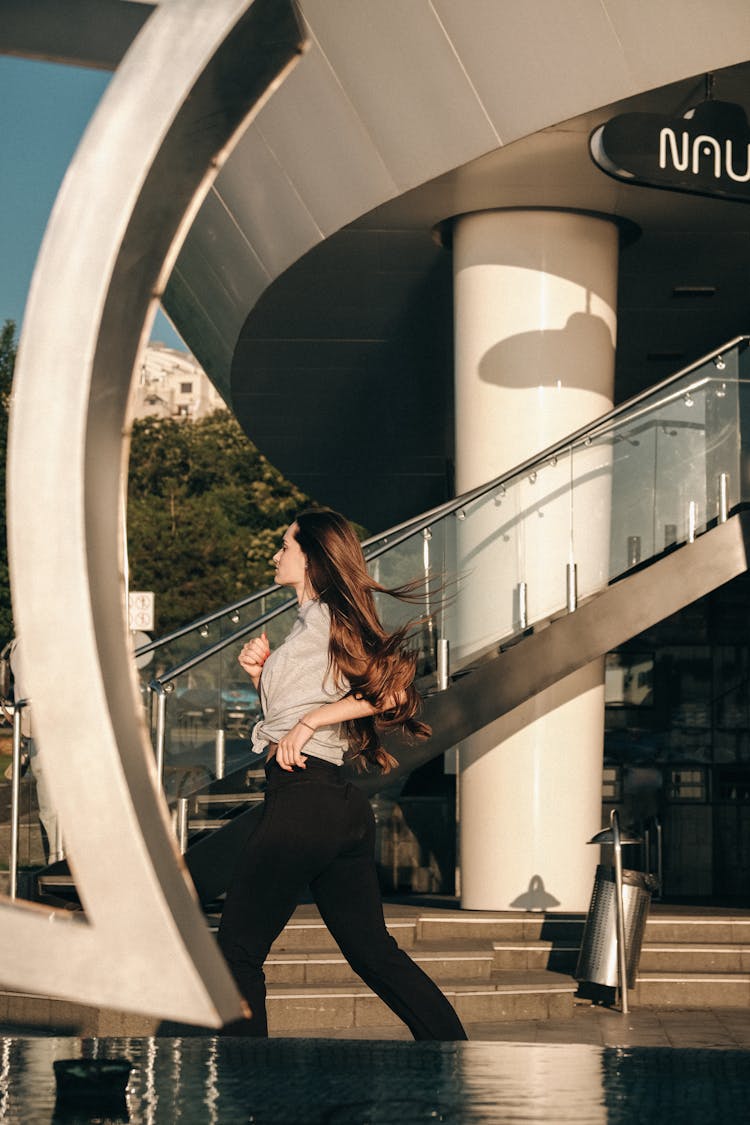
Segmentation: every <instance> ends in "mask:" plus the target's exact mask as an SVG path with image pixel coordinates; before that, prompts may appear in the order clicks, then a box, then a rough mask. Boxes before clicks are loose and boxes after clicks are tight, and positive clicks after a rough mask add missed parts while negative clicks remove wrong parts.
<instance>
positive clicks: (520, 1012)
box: [267, 973, 576, 1035]
mask: <svg viewBox="0 0 750 1125" xmlns="http://www.w3.org/2000/svg"><path fill="white" fill-rule="evenodd" d="M441 988H442V990H443V992H444V993H445V995H446V996H447V998H448V999H449V1000H450V1002H451V1003H452V1004H453V1006H454V1007H455V1009H456V1011H457V1012H458V1015H459V1017H460V1019H461V1020H462V1021H464V1022H465V1023H492V1022H496V1021H501V1020H517V1019H518V1020H520V1019H524V1020H528V1019H564V1018H568V1017H570V1016H572V1014H573V997H574V994H575V991H576V983H575V981H571V980H570V978H569V977H556V976H555V975H554V974H551V973H543V974H538V977H537V978H536V979H535V978H534V976H533V975H530V974H528V973H521V974H508V975H507V976H506V977H505V978H504V979H503V980H499V981H496V982H482V983H476V984H474V983H471V982H467V981H452V980H445V981H441ZM267 1008H268V1022H269V1030H270V1033H271V1034H272V1035H273V1034H274V1033H279V1032H284V1031H292V1030H294V1031H298V1032H299V1033H300V1034H304V1032H305V1031H306V1030H310V1029H313V1028H316V1029H321V1028H329V1029H342V1028H362V1027H378V1028H382V1027H397V1026H400V1025H401V1021H400V1020H399V1019H397V1017H396V1016H394V1015H393V1013H392V1012H391V1011H390V1009H389V1008H388V1007H387V1006H386V1005H385V1004H383V1002H382V1001H381V1000H379V999H378V997H377V996H375V995H374V993H372V992H371V991H370V990H369V989H368V988H366V987H365V985H363V984H360V985H329V986H327V987H326V988H304V989H303V988H300V987H295V986H294V985H283V986H281V985H275V986H271V987H269V989H268V997H267Z"/></svg>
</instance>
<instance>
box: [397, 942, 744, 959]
mask: <svg viewBox="0 0 750 1125" xmlns="http://www.w3.org/2000/svg"><path fill="white" fill-rule="evenodd" d="M580 945H581V943H580V942H566V941H554V940H549V939H537V940H534V941H532V940H529V941H493V942H492V948H493V950H495V951H496V952H498V953H502V952H508V953H509V952H518V951H519V950H523V951H528V952H545V953H546V952H548V951H553V952H555V953H573V952H575V951H576V950H578V949H580ZM418 950H419V945H416V946H414V947H413V949H412V952H416V951H418ZM644 953H691V954H692V953H726V954H732V955H734V954H737V953H750V942H739V941H724V942H717V943H716V944H715V945H709V944H707V943H706V944H704V943H700V942H693V941H681V942H680V941H675V942H659V941H644V942H643V945H642V947H641V954H644Z"/></svg>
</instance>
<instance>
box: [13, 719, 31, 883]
mask: <svg viewBox="0 0 750 1125" xmlns="http://www.w3.org/2000/svg"><path fill="white" fill-rule="evenodd" d="M28 704H29V700H28V699H19V700H18V701H17V702H16V703H15V704H14V706H13V758H12V765H11V769H12V771H13V776H12V779H11V797H10V810H11V812H10V864H9V872H8V875H9V882H10V886H9V894H10V898H11V900H13V901H15V899H16V897H17V895H18V843H19V840H18V836H19V827H20V824H21V715H22V712H23V709H24V707H27V706H28Z"/></svg>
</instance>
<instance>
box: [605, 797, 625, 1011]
mask: <svg viewBox="0 0 750 1125" xmlns="http://www.w3.org/2000/svg"><path fill="white" fill-rule="evenodd" d="M609 822H610V824H611V826H612V843H613V844H614V849H615V910H616V914H617V976H618V978H619V983H620V1007H621V1008H622V1012H623V1015H627V1014H628V957H627V948H626V945H625V906H624V903H623V898H622V842H621V840H620V818H619V816H618V815H617V809H612V812H611V813H610V816H609Z"/></svg>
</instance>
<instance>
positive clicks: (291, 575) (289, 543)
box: [273, 523, 307, 592]
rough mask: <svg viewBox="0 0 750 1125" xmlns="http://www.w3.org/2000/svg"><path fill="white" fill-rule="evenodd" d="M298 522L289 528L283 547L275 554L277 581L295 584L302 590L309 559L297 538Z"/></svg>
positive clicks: (283, 583)
mask: <svg viewBox="0 0 750 1125" xmlns="http://www.w3.org/2000/svg"><path fill="white" fill-rule="evenodd" d="M296 535H297V524H296V523H293V524H292V525H291V526H290V527H288V528H287V530H286V532H285V534H284V538H283V540H282V541H281V548H280V549H279V550H278V551H277V552H276V554H275V555H274V556H273V564H274V566H275V567H276V574H275V581H276V582H278V584H279V586H294V587H295V588H296V589H297V591H298V592H299V591H302V590H303V589H304V587H305V584H306V581H307V560H306V559H305V556H304V554H303V553H302V548H301V547H300V545H299V543H298V542H297V539H296Z"/></svg>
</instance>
